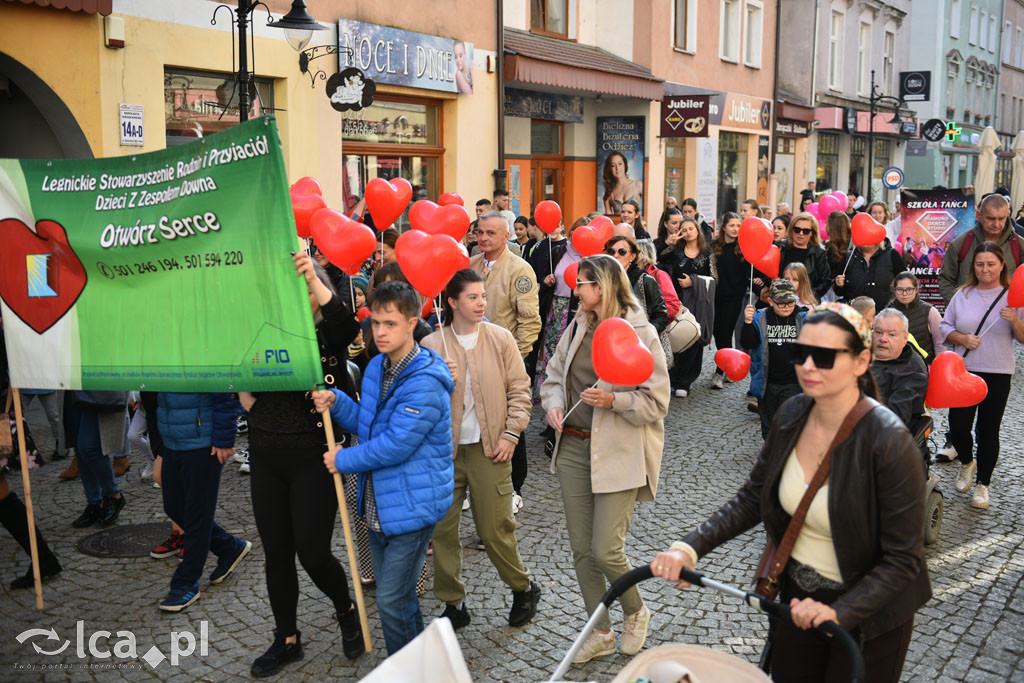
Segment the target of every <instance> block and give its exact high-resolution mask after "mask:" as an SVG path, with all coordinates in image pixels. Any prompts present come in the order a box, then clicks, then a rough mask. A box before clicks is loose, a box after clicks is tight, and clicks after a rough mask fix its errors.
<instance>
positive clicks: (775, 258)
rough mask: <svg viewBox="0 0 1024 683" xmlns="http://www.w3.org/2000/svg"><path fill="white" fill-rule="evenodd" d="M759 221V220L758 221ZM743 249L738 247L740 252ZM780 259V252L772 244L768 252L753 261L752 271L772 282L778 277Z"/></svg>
mask: <svg viewBox="0 0 1024 683" xmlns="http://www.w3.org/2000/svg"><path fill="white" fill-rule="evenodd" d="M759 220H760V219H759ZM742 250H743V247H742V246H740V251H742ZM781 258H782V252H781V251H779V248H778V247H777V246H775V245H774V244H773V245H771V246H769V247H768V251H767V252H766V253H765V255H764V256H762V257H761V258H760V259H758V260H757V261H754V269H755V270H757V271H758V272H761V273H764V274H765V275H767V276H768V277H770V278H772V279H773V280H774V279H775V278H777V277H778V276H779V260H780V259H781Z"/></svg>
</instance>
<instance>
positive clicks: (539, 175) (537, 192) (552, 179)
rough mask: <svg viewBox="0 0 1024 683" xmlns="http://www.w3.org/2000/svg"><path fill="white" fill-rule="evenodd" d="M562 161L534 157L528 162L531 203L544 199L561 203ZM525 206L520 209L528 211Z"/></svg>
mask: <svg viewBox="0 0 1024 683" xmlns="http://www.w3.org/2000/svg"><path fill="white" fill-rule="evenodd" d="M562 172H563V170H562V162H561V161H553V160H550V159H535V160H533V161H532V162H531V164H530V178H531V182H532V188H533V195H532V196H533V205H534V206H537V202H540V201H543V200H545V199H552V200H554V201H556V202H558V204H559V206H561V205H562ZM531 208H532V207H525V208H523V209H522V211H523V212H524V214H525V213H529V212H528V211H526V209H531Z"/></svg>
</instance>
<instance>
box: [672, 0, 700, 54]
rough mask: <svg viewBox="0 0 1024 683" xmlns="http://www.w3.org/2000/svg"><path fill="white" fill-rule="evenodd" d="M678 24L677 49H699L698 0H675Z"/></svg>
mask: <svg viewBox="0 0 1024 683" xmlns="http://www.w3.org/2000/svg"><path fill="white" fill-rule="evenodd" d="M675 3H676V13H675V19H676V26H675V46H676V49H677V50H685V51H686V52H696V51H697V0H675Z"/></svg>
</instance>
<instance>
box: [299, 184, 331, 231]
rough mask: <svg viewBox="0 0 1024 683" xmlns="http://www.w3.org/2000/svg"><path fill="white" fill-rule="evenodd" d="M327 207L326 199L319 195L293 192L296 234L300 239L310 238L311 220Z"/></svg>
mask: <svg viewBox="0 0 1024 683" xmlns="http://www.w3.org/2000/svg"><path fill="white" fill-rule="evenodd" d="M326 206H327V204H326V203H325V202H324V198H323V197H321V196H320V195H318V194H296V193H295V192H292V213H293V214H295V232H296V233H298V235H299V237H303V238H305V237H309V219H310V218H312V217H313V214H314V213H316V212H317V211H320V210H321V209H323V208H325V207H326Z"/></svg>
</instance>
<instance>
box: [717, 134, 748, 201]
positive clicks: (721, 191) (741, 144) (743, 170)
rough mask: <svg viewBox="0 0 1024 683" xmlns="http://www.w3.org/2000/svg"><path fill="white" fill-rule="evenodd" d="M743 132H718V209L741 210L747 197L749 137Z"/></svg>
mask: <svg viewBox="0 0 1024 683" xmlns="http://www.w3.org/2000/svg"><path fill="white" fill-rule="evenodd" d="M748 137H749V136H748V135H744V134H742V133H728V132H725V131H722V132H720V133H719V134H718V210H719V212H720V213H724V212H726V211H734V212H737V213H738V212H739V207H740V202H742V201H743V200H745V199H748V197H747V138H748Z"/></svg>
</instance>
